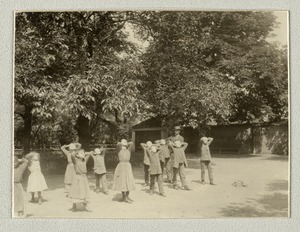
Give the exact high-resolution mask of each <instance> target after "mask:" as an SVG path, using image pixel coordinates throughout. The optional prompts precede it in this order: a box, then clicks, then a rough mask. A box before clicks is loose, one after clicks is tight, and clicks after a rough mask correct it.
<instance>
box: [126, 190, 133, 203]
mask: <svg viewBox="0 0 300 232" xmlns="http://www.w3.org/2000/svg"><path fill="white" fill-rule="evenodd" d="M126 197H127V199H128V200H129V201H131V202H133V200H132V199H131V198H130V197H129V191H127V192H126Z"/></svg>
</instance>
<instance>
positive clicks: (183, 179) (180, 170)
mask: <svg viewBox="0 0 300 232" xmlns="http://www.w3.org/2000/svg"><path fill="white" fill-rule="evenodd" d="M177 174H179V177H180V180H181V184H182V186H183V187H185V186H187V182H186V177H185V173H184V164H183V163H180V164H179V166H178V168H174V167H173V185H174V186H177Z"/></svg>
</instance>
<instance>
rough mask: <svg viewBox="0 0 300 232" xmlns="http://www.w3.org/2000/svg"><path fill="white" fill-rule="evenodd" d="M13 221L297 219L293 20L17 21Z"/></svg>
mask: <svg viewBox="0 0 300 232" xmlns="http://www.w3.org/2000/svg"><path fill="white" fill-rule="evenodd" d="M14 22H15V25H14V26H15V28H14V71H13V72H14V98H13V108H14V112H13V113H14V114H13V121H14V125H13V128H14V131H13V133H14V138H13V139H14V141H13V142H14V144H13V154H12V157H11V159H12V164H13V167H11V169H12V172H13V184H12V186H13V187H12V217H14V218H23V219H39V218H62V219H65V218H76V219H84V218H90V219H91V218H95V219H104V218H106V219H109V218H110V219H211V218H213V219H214V218H288V217H290V147H289V144H290V141H289V137H290V133H289V130H290V120H289V119H290V112H289V109H290V105H289V30H288V28H289V12H288V11H267V10H264V11H259V10H256V11H253V10H252V11H250V10H247V11H246V10H243V11H241V10H239V11H209V10H205V11H166V10H163V11H61V12H60V11H44V12H39V11H35V12H29V11H16V12H15V14H14Z"/></svg>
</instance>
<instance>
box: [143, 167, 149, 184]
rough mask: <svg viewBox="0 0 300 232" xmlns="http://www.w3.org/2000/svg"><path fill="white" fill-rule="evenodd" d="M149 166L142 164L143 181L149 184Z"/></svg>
mask: <svg viewBox="0 0 300 232" xmlns="http://www.w3.org/2000/svg"><path fill="white" fill-rule="evenodd" d="M149 168H150V166H149V165H147V164H144V172H145V183H147V184H149Z"/></svg>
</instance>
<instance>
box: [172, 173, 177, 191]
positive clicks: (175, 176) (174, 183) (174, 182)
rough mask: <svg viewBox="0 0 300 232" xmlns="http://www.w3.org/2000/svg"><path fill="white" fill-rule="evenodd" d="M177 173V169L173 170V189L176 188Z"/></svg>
mask: <svg viewBox="0 0 300 232" xmlns="http://www.w3.org/2000/svg"><path fill="white" fill-rule="evenodd" d="M177 173H178V168H173V181H172V182H173V185H174V187H175V186H176V187H177Z"/></svg>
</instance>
